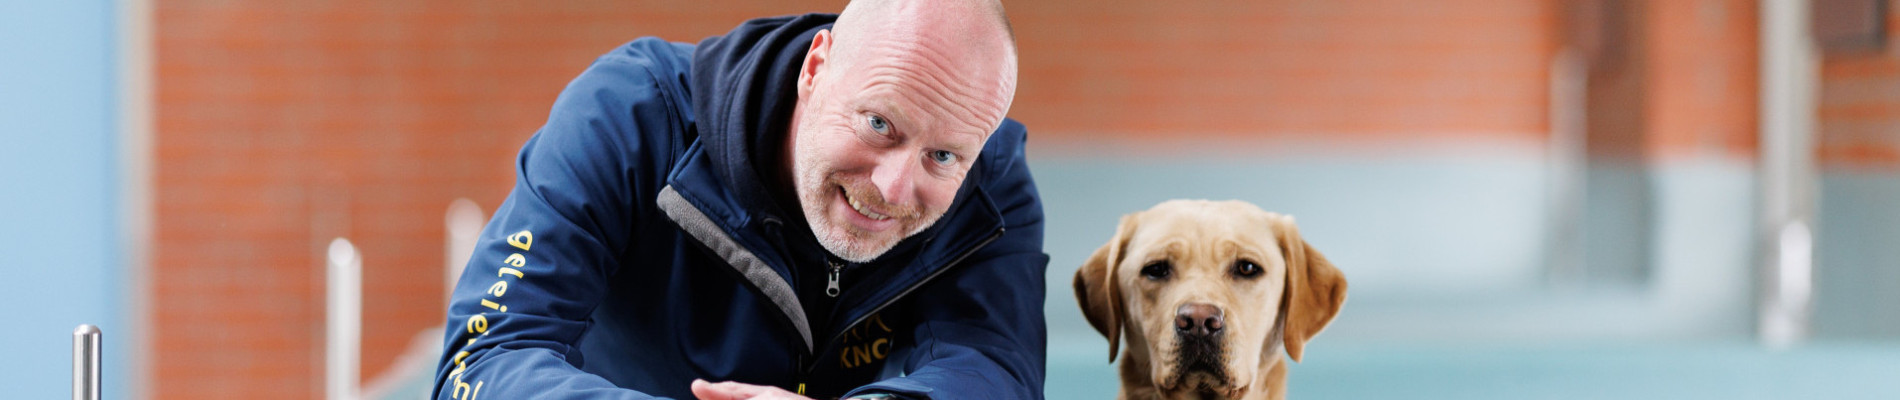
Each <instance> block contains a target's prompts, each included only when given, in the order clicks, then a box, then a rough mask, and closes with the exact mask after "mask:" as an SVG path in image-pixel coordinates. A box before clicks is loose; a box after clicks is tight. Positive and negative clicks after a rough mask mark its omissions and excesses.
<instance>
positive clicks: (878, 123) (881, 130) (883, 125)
mask: <svg viewBox="0 0 1900 400" xmlns="http://www.w3.org/2000/svg"><path fill="white" fill-rule="evenodd" d="M867 122H868V123H869V124H870V125H871V130H873V131H877V134H879V135H889V134H891V123H890V121H885V120H884V117H879V116H877V115H871V116H870V117H869V118H868V121H867Z"/></svg>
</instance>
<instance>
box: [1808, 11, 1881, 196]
mask: <svg viewBox="0 0 1900 400" xmlns="http://www.w3.org/2000/svg"><path fill="white" fill-rule="evenodd" d="M1821 79H1822V83H1821V96H1820V107H1821V110H1820V118H1819V119H1820V124H1821V135H1820V152H1821V154H1820V156H1821V162H1822V167H1824V168H1832V169H1838V168H1852V169H1879V170H1897V169H1900V1H1889V2H1888V3H1887V15H1886V38H1885V43H1884V44H1882V45H1880V46H1879V47H1875V48H1871V49H1849V50H1846V51H1830V52H1827V53H1826V54H1825V55H1824V56H1823V57H1822V63H1821Z"/></svg>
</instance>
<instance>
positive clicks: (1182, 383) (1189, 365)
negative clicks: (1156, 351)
mask: <svg viewBox="0 0 1900 400" xmlns="http://www.w3.org/2000/svg"><path fill="white" fill-rule="evenodd" d="M1176 338H1177V339H1176V340H1177V342H1178V343H1177V344H1178V345H1177V346H1175V364H1174V365H1175V366H1176V368H1175V370H1174V376H1171V377H1169V379H1168V380H1167V385H1165V386H1164V387H1163V389H1164V390H1166V391H1178V392H1182V393H1183V394H1186V395H1187V396H1183V397H1187V398H1197V399H1222V398H1231V397H1236V395H1237V392H1236V390H1238V388H1236V387H1234V385H1233V383H1234V382H1233V378H1232V376H1231V375H1229V374H1228V372H1227V364H1226V357H1225V356H1224V355H1223V352H1222V351H1221V349H1222V346H1221V343H1220V338H1219V337H1202V336H1177V337H1176Z"/></svg>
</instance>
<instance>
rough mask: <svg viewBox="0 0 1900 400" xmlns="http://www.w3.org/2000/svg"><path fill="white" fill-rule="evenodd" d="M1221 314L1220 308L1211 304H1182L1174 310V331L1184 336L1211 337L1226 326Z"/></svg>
mask: <svg viewBox="0 0 1900 400" xmlns="http://www.w3.org/2000/svg"><path fill="white" fill-rule="evenodd" d="M1221 314H1222V313H1221V309H1220V307H1215V306H1213V305H1211V304H1205V303H1188V304H1182V305H1181V307H1180V308H1176V309H1175V310H1174V315H1175V317H1174V331H1175V332H1176V333H1178V334H1181V335H1184V336H1212V335H1214V334H1216V333H1220V330H1221V327H1223V326H1224V325H1226V321H1224V320H1223V319H1222V318H1221Z"/></svg>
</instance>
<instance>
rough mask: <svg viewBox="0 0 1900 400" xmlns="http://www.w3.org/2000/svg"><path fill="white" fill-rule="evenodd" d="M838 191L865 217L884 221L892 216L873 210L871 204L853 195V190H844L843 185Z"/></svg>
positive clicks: (853, 208)
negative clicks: (867, 204) (868, 204)
mask: <svg viewBox="0 0 1900 400" xmlns="http://www.w3.org/2000/svg"><path fill="white" fill-rule="evenodd" d="M838 193H839V194H840V195H842V196H844V200H845V202H847V203H850V204H851V209H852V210H857V211H858V215H863V216H864V217H865V218H870V219H871V220H872V221H883V220H887V219H891V217H890V216H888V215H884V214H880V213H878V212H877V211H872V210H871V207H870V206H866V205H864V202H862V201H858V199H857V198H856V197H851V192H850V191H848V190H844V187H842V186H840V187H839V188H838Z"/></svg>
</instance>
